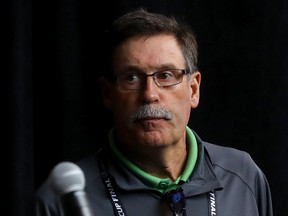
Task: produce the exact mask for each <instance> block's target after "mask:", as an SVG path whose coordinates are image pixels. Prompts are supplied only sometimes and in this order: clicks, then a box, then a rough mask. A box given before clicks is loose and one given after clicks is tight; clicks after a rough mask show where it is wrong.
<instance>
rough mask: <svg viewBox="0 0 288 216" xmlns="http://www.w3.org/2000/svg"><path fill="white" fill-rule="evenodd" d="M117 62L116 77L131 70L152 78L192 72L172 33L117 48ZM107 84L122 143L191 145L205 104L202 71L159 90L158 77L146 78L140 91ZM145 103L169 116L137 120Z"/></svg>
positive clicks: (109, 104)
mask: <svg viewBox="0 0 288 216" xmlns="http://www.w3.org/2000/svg"><path fill="white" fill-rule="evenodd" d="M113 62H114V65H113V69H114V75H116V76H118V75H122V74H126V73H128V72H131V71H132V72H134V71H135V72H137V73H145V74H152V73H154V72H156V71H161V70H166V69H186V68H185V61H184V57H183V54H182V52H181V49H180V47H179V46H178V44H177V42H176V40H175V38H174V37H172V36H169V35H157V36H152V37H151V36H150V37H134V38H131V39H129V40H128V41H126V42H124V43H123V44H122V45H121V46H120V47H118V48H117V50H116V52H115V56H114V60H113ZM104 86H105V87H104V88H103V96H104V103H105V105H106V106H107V107H108V108H109V109H111V110H112V112H113V115H114V121H115V128H116V131H117V134H118V135H120V136H118V138H119V137H121V138H120V141H121V143H122V144H125V145H129V146H130V147H131V148H135V147H136V146H139V147H141V146H142V147H145V148H146V147H164V146H168V145H173V144H175V143H178V142H185V139H186V138H185V130H186V125H187V123H188V120H189V116H190V111H191V108H196V107H197V105H198V102H199V86H200V73H199V72H195V73H194V74H192V75H191V77H190V76H189V75H184V77H183V81H182V82H181V83H179V84H177V85H173V86H169V87H158V86H157V85H156V84H155V82H154V80H153V77H152V76H149V77H147V78H146V79H145V84H144V85H143V87H142V88H141V89H139V90H123V89H121V88H120V87H119V85H118V84H117V82H111V83H110V82H106V84H105V85H104ZM143 105H146V106H148V107H151V109H152V110H153V109H154V108H155V109H156V110H157V109H159V108H160V109H161V110H162V112H164V113H165V115H166V117H164V116H165V115H164V116H162V117H161V115H160V117H159V115H158V117H156V116H153V114H150V115H149V116H147V117H144V118H142V119H138V120H135V121H131V115H132V114H133V113H135V111H136V110H137V109H138V108H139V107H140V106H143ZM163 110H164V111H163ZM156 112H157V111H156ZM144 116H145V115H144ZM167 116H169V117H167Z"/></svg>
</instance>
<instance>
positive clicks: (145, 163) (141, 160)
mask: <svg viewBox="0 0 288 216" xmlns="http://www.w3.org/2000/svg"><path fill="white" fill-rule="evenodd" d="M123 149H125V148H122V149H120V151H121V152H122V154H124V155H125V157H127V158H128V159H129V160H130V161H131V162H132V163H134V164H135V165H136V166H138V167H139V168H140V169H142V170H143V171H145V172H146V173H149V174H150V175H153V176H156V177H158V178H169V179H170V180H171V181H172V182H173V181H175V180H176V179H177V178H178V177H179V176H180V175H181V174H182V172H183V170H184V168H185V165H186V160H187V146H186V143H185V142H179V143H177V144H175V145H172V146H169V147H159V148H155V147H151V148H147V147H145V149H141V150H138V149H137V150H135V149H133V150H132V151H131V150H130V151H129V150H124V151H123Z"/></svg>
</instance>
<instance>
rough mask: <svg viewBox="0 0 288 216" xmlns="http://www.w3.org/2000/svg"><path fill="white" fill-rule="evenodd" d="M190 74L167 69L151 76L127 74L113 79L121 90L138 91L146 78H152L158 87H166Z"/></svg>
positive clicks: (136, 73)
mask: <svg viewBox="0 0 288 216" xmlns="http://www.w3.org/2000/svg"><path fill="white" fill-rule="evenodd" d="M188 73H190V70H188V69H168V70H162V71H157V72H154V73H152V74H145V73H140V72H129V73H125V74H121V75H118V76H115V77H113V79H114V80H116V81H117V84H118V86H119V88H120V89H122V90H140V89H143V87H144V86H145V84H146V80H147V77H149V76H151V77H153V80H154V82H155V84H156V85H157V86H158V87H168V86H173V85H177V84H179V83H181V82H182V80H183V76H184V75H186V74H188Z"/></svg>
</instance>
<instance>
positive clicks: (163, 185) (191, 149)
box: [109, 126, 198, 193]
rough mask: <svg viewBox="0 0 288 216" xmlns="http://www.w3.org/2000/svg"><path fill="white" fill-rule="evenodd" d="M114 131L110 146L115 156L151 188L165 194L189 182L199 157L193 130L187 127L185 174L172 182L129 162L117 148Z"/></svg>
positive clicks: (112, 131) (110, 138) (110, 137)
mask: <svg viewBox="0 0 288 216" xmlns="http://www.w3.org/2000/svg"><path fill="white" fill-rule="evenodd" d="M113 134H114V129H111V131H110V133H109V144H110V146H111V149H112V151H113V153H114V154H115V156H116V157H117V158H118V159H119V160H120V161H121V162H122V163H123V164H124V165H125V166H126V167H127V168H128V169H129V170H131V172H133V173H134V174H135V175H137V176H138V177H139V178H140V179H142V180H143V181H144V182H146V183H147V184H148V185H149V186H150V187H153V188H155V189H156V190H158V191H160V192H161V193H165V192H166V191H169V190H172V189H176V188H178V187H179V184H181V182H185V181H187V179H188V178H189V176H190V175H191V173H192V171H193V169H194V167H195V164H196V160H197V155H198V146H197V141H196V138H195V136H194V134H193V132H192V130H191V129H190V128H189V127H188V126H187V127H186V135H187V145H188V158H187V163H186V167H185V169H184V171H183V173H182V174H181V175H180V176H179V177H178V178H177V179H176V180H175V181H174V182H171V181H170V179H169V178H158V177H155V176H152V175H150V174H149V173H146V172H145V171H143V170H142V169H140V168H139V167H137V166H136V165H135V164H133V163H132V162H131V161H129V160H128V159H127V158H126V157H125V156H124V155H123V154H122V153H121V152H120V151H119V150H118V148H117V146H116V145H115V142H114V136H113Z"/></svg>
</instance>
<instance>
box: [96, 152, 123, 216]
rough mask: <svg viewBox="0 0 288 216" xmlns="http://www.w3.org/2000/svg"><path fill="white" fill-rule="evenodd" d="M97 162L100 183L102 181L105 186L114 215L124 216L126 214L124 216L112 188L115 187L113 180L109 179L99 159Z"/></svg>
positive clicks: (121, 206) (120, 204)
mask: <svg viewBox="0 0 288 216" xmlns="http://www.w3.org/2000/svg"><path fill="white" fill-rule="evenodd" d="M98 161H99V168H100V172H101V177H102V181H103V184H104V185H105V188H106V192H107V195H108V197H109V198H110V201H111V204H112V206H113V209H114V213H115V215H118V216H125V215H126V214H125V211H124V208H123V205H122V203H121V201H120V200H119V198H118V196H117V194H116V191H115V188H114V186H113V185H115V183H114V182H113V179H111V178H110V177H109V174H108V172H107V170H106V167H105V164H104V162H103V160H101V159H100V157H99V160H98Z"/></svg>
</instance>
